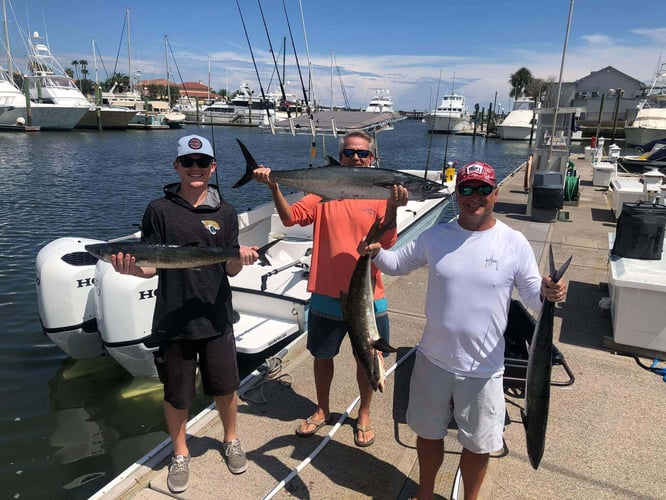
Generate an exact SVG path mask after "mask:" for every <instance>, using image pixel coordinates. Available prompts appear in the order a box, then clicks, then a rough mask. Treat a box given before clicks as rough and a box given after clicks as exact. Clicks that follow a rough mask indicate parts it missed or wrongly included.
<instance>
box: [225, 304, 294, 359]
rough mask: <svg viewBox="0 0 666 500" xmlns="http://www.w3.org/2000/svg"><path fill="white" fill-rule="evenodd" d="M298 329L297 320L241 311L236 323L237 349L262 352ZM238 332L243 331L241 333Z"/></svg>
mask: <svg viewBox="0 0 666 500" xmlns="http://www.w3.org/2000/svg"><path fill="white" fill-rule="evenodd" d="M298 330H299V328H298V323H297V322H296V321H284V320H279V319H271V318H266V317H265V316H255V315H253V314H246V313H241V315H240V319H239V320H238V322H237V323H234V331H235V332H236V351H237V352H239V353H242V354H255V353H258V352H262V351H264V350H266V349H268V348H269V347H270V346H272V345H273V344H275V343H276V342H279V341H280V340H283V339H286V338H287V337H288V336H290V335H292V334H294V333H296V332H298ZM238 332H242V333H240V334H239V333H238ZM266 332H271V335H270V336H268V335H266Z"/></svg>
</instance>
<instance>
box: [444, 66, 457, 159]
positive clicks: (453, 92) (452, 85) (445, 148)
mask: <svg viewBox="0 0 666 500" xmlns="http://www.w3.org/2000/svg"><path fill="white" fill-rule="evenodd" d="M455 88H456V74H455V72H454V73H453V82H452V83H451V96H452V97H453V95H454V94H455ZM450 102H451V99H449V103H450ZM451 112H452V105H451V104H449V122H448V124H447V125H446V128H447V129H448V134H446V144H445V145H444V164H443V165H442V171H444V169H446V156H447V155H448V153H449V136H450V135H451Z"/></svg>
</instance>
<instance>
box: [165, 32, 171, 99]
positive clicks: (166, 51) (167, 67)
mask: <svg viewBox="0 0 666 500" xmlns="http://www.w3.org/2000/svg"><path fill="white" fill-rule="evenodd" d="M164 62H165V63H166V87H167V100H168V103H169V107H171V87H170V86H169V52H168V49H167V36H166V35H164Z"/></svg>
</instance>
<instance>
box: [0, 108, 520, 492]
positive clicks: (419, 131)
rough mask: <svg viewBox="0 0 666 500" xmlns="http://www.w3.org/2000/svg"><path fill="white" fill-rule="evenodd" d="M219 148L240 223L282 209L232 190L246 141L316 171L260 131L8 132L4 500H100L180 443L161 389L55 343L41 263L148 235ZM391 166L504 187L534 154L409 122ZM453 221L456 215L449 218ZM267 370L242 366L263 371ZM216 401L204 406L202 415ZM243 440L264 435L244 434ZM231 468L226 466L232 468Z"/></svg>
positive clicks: (0, 382)
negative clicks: (157, 203) (186, 144)
mask: <svg viewBox="0 0 666 500" xmlns="http://www.w3.org/2000/svg"><path fill="white" fill-rule="evenodd" d="M192 133H197V134H201V135H204V136H206V137H208V138H211V139H212V141H213V143H214V147H215V149H216V154H217V159H218V165H219V166H218V175H219V184H220V187H221V190H222V194H223V196H224V197H225V198H226V199H227V200H228V201H230V202H231V203H233V204H234V205H235V206H236V208H237V209H238V211H242V210H246V209H248V208H251V207H253V206H256V205H258V204H260V203H262V202H265V201H269V200H270V195H269V190H268V189H267V188H266V187H265V186H263V185H259V184H258V183H250V184H248V185H246V186H243V187H242V188H240V189H231V186H232V185H233V184H234V182H235V181H236V180H238V179H239V178H240V176H241V175H242V173H243V171H244V169H245V163H244V160H243V158H242V155H241V152H240V149H239V147H238V145H237V144H236V141H235V139H236V138H239V139H240V140H241V141H243V143H244V144H245V145H246V146H247V147H248V149H249V150H250V152H251V153H252V154H253V155H254V157H255V159H256V160H257V162H258V163H263V164H265V165H267V166H270V167H272V168H276V169H293V168H304V167H307V166H308V164H309V163H310V148H311V143H312V137H311V136H308V135H301V136H296V137H292V136H291V135H277V136H273V135H271V134H270V133H268V132H266V131H260V130H258V129H250V128H228V127H216V128H214V129H211V128H210V127H197V126H193V125H189V126H187V127H186V128H184V129H180V130H159V131H143V130H128V131H123V132H111V131H109V132H103V133H98V132H83V131H82V132H78V131H72V132H61V133H58V132H52V133H51V132H38V133H23V134H22V133H2V134H0V145H1V147H0V163H1V164H2V168H1V169H0V186H2V202H1V203H0V227H1V228H2V229H1V231H0V258H1V259H2V265H0V359H1V360H2V363H0V391H1V397H2V401H3V404H2V407H1V408H0V429H1V430H0V440H1V441H0V442H1V443H2V450H3V460H2V463H1V465H0V491H3V492H4V495H5V498H15V499H18V498H42V497H45V496H48V497H50V498H53V499H57V498H67V499H80V498H87V497H89V496H90V495H92V494H93V493H94V492H96V491H97V490H99V489H100V488H101V487H103V486H104V485H105V484H106V483H107V482H109V481H111V480H112V479H113V478H114V477H115V476H116V475H117V474H119V473H120V472H122V471H123V470H124V469H125V468H127V467H128V466H129V465H131V464H132V463H133V462H134V461H135V460H136V459H138V458H139V457H141V456H142V455H144V454H145V453H146V452H147V451H149V450H150V449H151V448H152V447H154V446H155V445H157V444H158V443H160V442H161V441H162V440H163V439H165V438H166V437H167V436H168V435H167V433H166V426H165V423H164V420H163V415H162V402H161V401H162V393H161V385H160V384H159V383H156V382H155V381H153V380H140V379H132V378H131V377H130V376H129V375H127V374H126V373H125V372H124V370H123V369H122V368H120V367H119V366H118V365H117V364H115V362H114V361H113V360H112V359H111V358H110V357H108V356H107V357H104V358H99V359H95V360H84V361H76V362H75V361H73V360H70V359H68V358H67V356H66V355H65V354H64V353H63V352H62V351H60V350H59V349H58V348H57V347H55V345H53V343H52V342H51V341H50V340H49V338H48V337H46V336H45V335H44V334H43V333H42V329H41V326H40V322H39V316H38V313H37V298H36V293H35V270H34V269H35V257H36V255H37V253H38V251H39V250H40V249H41V248H42V247H43V246H44V245H46V244H47V243H49V242H50V241H52V240H54V239H56V238H59V237H63V236H75V237H88V238H97V239H108V238H114V237H118V236H123V235H126V234H129V233H131V232H134V231H136V230H137V229H138V224H139V223H140V222H141V217H142V215H143V211H144V209H145V207H146V205H147V204H148V202H149V201H150V200H152V199H154V198H158V197H160V196H162V187H163V186H164V185H165V184H167V183H170V182H175V181H176V180H177V179H178V177H177V174H176V172H175V171H174V170H173V166H172V162H173V160H174V157H175V153H176V141H177V139H178V138H179V137H181V136H183V135H186V134H192ZM378 144H379V155H380V158H381V166H382V167H383V168H392V169H393V168H405V169H420V168H424V167H425V165H426V160H428V168H429V169H431V170H432V169H436V170H441V168H442V166H443V164H444V158H445V157H446V159H447V160H449V161H456V162H457V164H458V166H460V165H462V164H464V163H466V162H468V161H471V160H474V159H479V160H483V161H486V162H488V163H490V164H492V165H493V166H494V167H495V168H496V170H497V174H498V177H499V178H503V177H505V176H506V175H507V174H508V173H510V172H511V171H513V170H514V169H515V168H516V167H517V166H518V165H520V164H521V163H522V162H524V161H525V160H526V159H527V156H528V154H529V146H528V144H527V143H526V142H509V141H500V140H498V139H484V138H481V137H476V138H474V139H473V138H472V137H469V136H433V137H432V138H431V137H430V136H429V135H428V134H427V130H426V125H425V124H423V123H421V122H419V121H414V120H405V121H402V122H399V123H397V124H396V125H395V129H394V130H391V131H386V132H382V133H381V134H379V136H378ZM316 147H317V158H316V160H313V161H312V164H313V165H314V166H319V165H322V164H323V163H325V162H324V161H323V159H322V158H323V157H324V156H323V155H325V154H329V155H332V156H334V157H336V158H337V139H336V138H333V137H327V138H326V139H325V141H323V142H322V139H321V138H317V142H316ZM447 217H450V213H449V214H448V215H447ZM261 361H263V359H260V360H256V359H248V360H244V361H243V360H241V363H242V365H241V366H242V369H243V371H244V373H245V374H246V373H249V372H250V371H251V370H252V369H253V368H254V367H256V365H258V364H259V363H260V362H261ZM208 404H209V400H208V399H207V398H205V397H201V398H200V399H199V400H198V401H197V404H196V406H195V407H193V408H192V413H191V415H192V416H193V415H195V414H196V413H198V412H199V411H200V410H202V409H203V408H204V407H205V406H207V405H208ZM239 431H240V436H241V439H242V436H243V434H245V433H248V432H251V429H240V430H239ZM220 467H222V464H221V465H220Z"/></svg>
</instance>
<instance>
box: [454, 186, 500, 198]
mask: <svg viewBox="0 0 666 500" xmlns="http://www.w3.org/2000/svg"><path fill="white" fill-rule="evenodd" d="M457 189H458V192H459V193H460V194H461V195H463V196H471V195H472V193H476V194H478V195H480V196H488V195H489V194H490V193H492V192H493V191H494V189H495V188H494V187H493V186H491V185H489V184H481V185H480V186H470V185H468V184H461V185H460V186H458V187H457Z"/></svg>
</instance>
